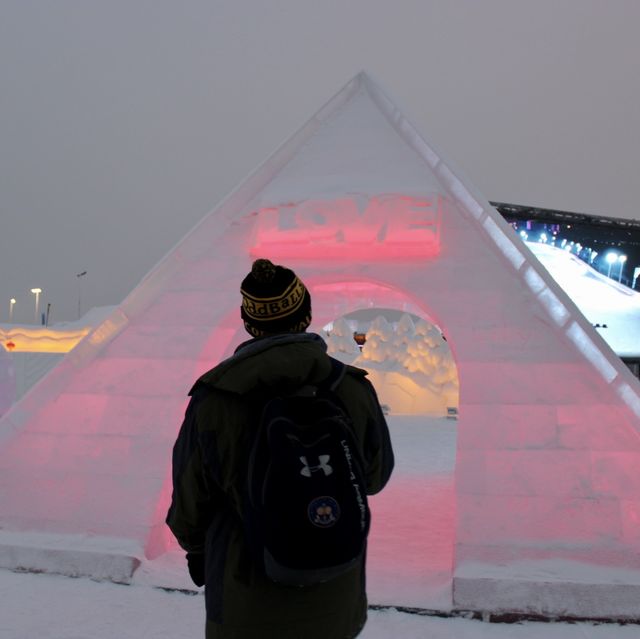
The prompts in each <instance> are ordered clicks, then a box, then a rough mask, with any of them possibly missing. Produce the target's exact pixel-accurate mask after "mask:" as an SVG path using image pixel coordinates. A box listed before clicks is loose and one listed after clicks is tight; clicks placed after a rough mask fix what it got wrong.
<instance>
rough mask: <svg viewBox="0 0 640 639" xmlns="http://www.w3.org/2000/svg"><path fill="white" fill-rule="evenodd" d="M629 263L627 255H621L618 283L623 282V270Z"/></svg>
mask: <svg viewBox="0 0 640 639" xmlns="http://www.w3.org/2000/svg"><path fill="white" fill-rule="evenodd" d="M626 261H627V256H626V255H621V256H620V257H619V258H618V262H620V272H619V273H618V282H622V269H623V268H624V263H625V262H626Z"/></svg>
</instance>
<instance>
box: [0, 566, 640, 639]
mask: <svg viewBox="0 0 640 639" xmlns="http://www.w3.org/2000/svg"><path fill="white" fill-rule="evenodd" d="M0 601H2V605H1V607H0V610H1V612H0V637H1V638H2V639H33V638H34V637H37V638H38V639H147V638H148V639H177V638H179V637H185V638H187V637H189V638H191V637H202V636H203V627H204V598H203V597H202V596H201V595H197V596H187V595H183V594H179V593H167V592H164V591H162V590H158V589H157V588H152V587H150V586H145V585H132V586H117V585H115V584H111V583H96V582H93V581H90V580H88V579H69V578H67V577H57V576H53V575H27V574H16V573H11V572H9V571H6V570H0ZM639 635H640V628H639V627H638V626H617V625H600V626H593V625H590V624H564V623H559V624H549V623H524V624H491V623H483V622H481V621H472V620H466V619H457V618H451V619H441V618H437V617H421V616H417V615H410V614H404V613H398V612H395V611H380V612H379V611H372V612H371V613H370V615H369V622H368V623H367V626H366V627H365V630H364V632H363V633H362V634H361V635H360V636H361V637H362V639H389V638H390V637H396V638H402V639H427V638H428V639H489V638H491V639H632V638H636V637H638V636H639Z"/></svg>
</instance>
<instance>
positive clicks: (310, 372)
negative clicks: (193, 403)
mask: <svg viewBox="0 0 640 639" xmlns="http://www.w3.org/2000/svg"><path fill="white" fill-rule="evenodd" d="M330 372H331V360H330V358H329V356H328V355H327V345H326V343H325V342H324V340H323V339H322V338H321V337H320V336H319V335H316V334H315V333H283V334H278V335H271V336H269V337H263V338H259V339H253V340H250V341H248V342H244V343H243V344H241V345H240V346H239V347H238V348H237V349H236V352H235V353H234V355H233V356H231V357H229V358H228V359H226V360H224V361H223V362H221V363H220V364H218V365H217V366H216V367H215V368H213V369H211V370H210V371H209V372H207V373H205V374H204V375H203V376H202V377H200V379H198V381H197V382H196V383H195V384H194V387H193V388H192V389H191V392H190V394H192V393H193V390H194V389H195V387H196V386H198V385H204V386H208V387H210V388H216V389H218V390H222V391H227V392H231V393H236V394H239V395H244V394H246V393H249V392H251V391H254V390H257V389H258V390H259V389H263V388H269V387H274V386H279V387H287V386H291V387H297V386H300V385H304V384H315V383H318V382H320V381H322V380H323V379H325V378H326V377H327V376H328V375H329V373H330Z"/></svg>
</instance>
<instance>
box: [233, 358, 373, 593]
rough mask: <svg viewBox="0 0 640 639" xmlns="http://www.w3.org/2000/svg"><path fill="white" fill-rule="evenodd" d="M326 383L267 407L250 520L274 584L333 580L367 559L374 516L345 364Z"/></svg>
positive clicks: (255, 455)
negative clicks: (342, 386)
mask: <svg viewBox="0 0 640 639" xmlns="http://www.w3.org/2000/svg"><path fill="white" fill-rule="evenodd" d="M331 361H332V373H331V375H330V376H329V378H328V379H327V380H325V381H324V382H322V383H321V384H320V385H318V386H305V387H303V388H299V389H297V390H296V391H295V392H293V393H287V394H279V395H277V396H275V397H270V398H269V399H267V401H266V403H265V404H264V408H263V411H262V416H261V419H260V423H259V427H258V431H257V436H256V438H255V440H254V443H253V446H252V449H251V452H250V456H249V469H248V490H247V499H246V505H245V513H244V522H245V531H246V537H247V540H248V543H249V546H250V548H251V551H252V554H253V556H254V559H255V560H256V561H257V562H258V563H259V565H261V566H262V567H263V569H264V572H265V573H266V575H267V576H268V577H269V578H271V579H272V580H273V581H276V582H278V583H281V584H285V585H291V586H308V585H312V584H317V583H322V582H325V581H329V580H330V579H333V578H334V577H337V576H338V575H340V574H342V573H344V572H346V571H347V570H349V569H350V568H352V567H353V566H355V565H356V564H357V563H358V562H359V561H360V559H361V558H362V557H363V556H364V553H365V548H366V540H367V535H368V532H369V524H370V519H371V515H370V512H369V506H368V503H367V494H366V481H365V474H364V463H363V459H362V455H361V453H360V448H359V446H358V443H357V441H356V439H355V436H354V433H353V428H352V426H351V420H350V418H349V416H348V413H347V411H346V409H345V408H344V406H343V405H342V403H341V402H340V400H339V399H338V397H337V396H336V395H335V393H334V389H335V388H336V387H337V385H338V384H339V383H340V380H341V379H342V377H343V375H344V372H345V366H344V364H342V363H341V362H339V361H338V360H334V359H333V358H332V360H331Z"/></svg>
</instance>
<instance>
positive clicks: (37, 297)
mask: <svg viewBox="0 0 640 639" xmlns="http://www.w3.org/2000/svg"><path fill="white" fill-rule="evenodd" d="M31 292H32V293H33V294H34V295H35V296H36V314H35V318H36V324H37V323H38V307H39V306H40V293H42V289H41V288H32V289H31Z"/></svg>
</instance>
